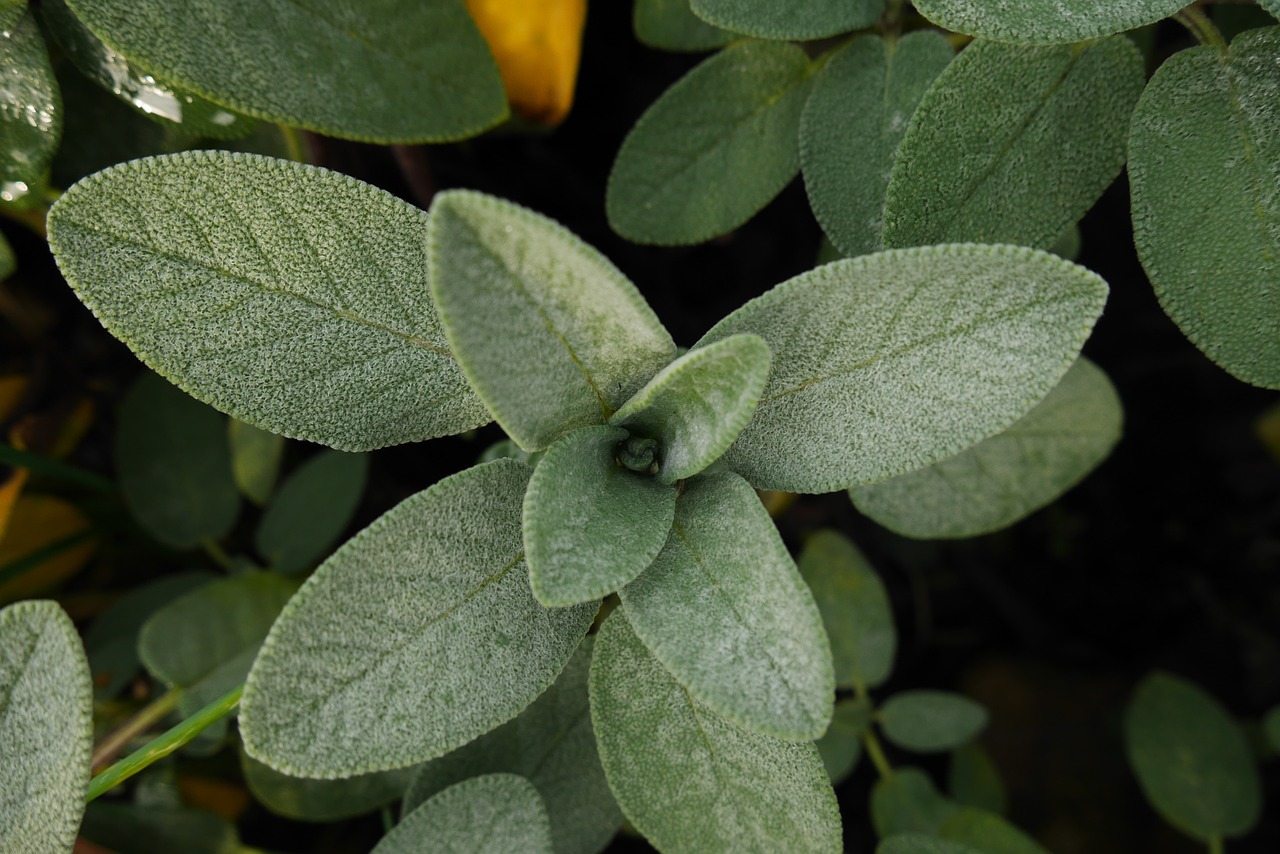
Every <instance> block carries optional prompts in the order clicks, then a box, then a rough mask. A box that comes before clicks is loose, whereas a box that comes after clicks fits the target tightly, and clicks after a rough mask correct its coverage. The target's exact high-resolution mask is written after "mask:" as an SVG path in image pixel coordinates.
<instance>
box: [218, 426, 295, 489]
mask: <svg viewBox="0 0 1280 854" xmlns="http://www.w3.org/2000/svg"><path fill="white" fill-rule="evenodd" d="M227 441H228V442H229V443H230V444H231V475H232V477H233V478H235V482H236V487H237V488H238V489H239V490H240V494H241V495H243V496H244V497H245V498H248V499H249V500H250V501H252V502H253V503H254V504H258V505H262V504H266V503H267V499H268V498H270V497H271V490H272V489H274V488H275V485H276V477H277V476H278V475H279V474H280V458H281V457H282V456H284V441H285V440H284V437H283V436H278V435H276V434H275V433H268V432H267V431H266V430H259V429H258V428H257V427H254V426H253V425H252V424H246V423H244V422H243V421H237V420H236V419H234V418H230V419H228V420H227Z"/></svg>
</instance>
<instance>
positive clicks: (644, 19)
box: [632, 0, 738, 52]
mask: <svg viewBox="0 0 1280 854" xmlns="http://www.w3.org/2000/svg"><path fill="white" fill-rule="evenodd" d="M632 26H633V27H634V28H635V31H636V38H637V39H639V40H640V41H641V42H643V43H644V44H647V45H648V46H649V47H656V48H658V49H660V50H679V51H690V52H697V51H704V50H715V49H716V48H720V47H724V46H725V45H727V44H728V43H729V42H731V41H733V40H734V39H736V38H738V35H737V33H732V32H729V31H728V30H722V29H721V28H719V27H716V26H712V25H711V24H708V23H707V22H706V21H704V20H702V19H701V18H699V17H698V16H697V15H695V14H693V12H692V11H691V10H690V9H689V0H636V5H635V8H634V10H633V14H632Z"/></svg>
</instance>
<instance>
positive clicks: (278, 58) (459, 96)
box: [68, 0, 506, 142]
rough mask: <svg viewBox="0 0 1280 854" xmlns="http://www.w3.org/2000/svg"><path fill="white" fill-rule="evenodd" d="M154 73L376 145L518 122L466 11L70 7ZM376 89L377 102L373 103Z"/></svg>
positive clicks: (278, 2) (284, 119) (192, 4)
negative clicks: (511, 114)
mask: <svg viewBox="0 0 1280 854" xmlns="http://www.w3.org/2000/svg"><path fill="white" fill-rule="evenodd" d="M68 3H69V5H70V6H71V8H72V10H73V11H74V12H75V13H76V15H78V16H79V17H80V19H81V20H83V21H84V22H85V23H86V24H88V25H89V28H90V29H91V30H93V31H94V33H95V34H96V35H97V36H98V37H99V38H101V39H102V40H103V41H104V42H106V44H107V45H108V46H110V47H111V48H113V49H115V50H117V51H119V52H120V53H122V54H124V56H126V57H127V58H128V59H129V60H131V61H132V62H134V63H136V64H137V65H138V66H140V67H141V68H142V69H144V70H145V71H147V72H149V73H151V74H154V75H156V76H157V77H159V78H161V79H162V80H166V81H171V82H172V83H174V84H177V85H178V86H181V87H182V88H184V89H190V90H191V91H193V92H196V93H198V94H200V95H203V96H205V97H206V98H208V99H209V100H211V101H214V102H216V103H219V104H225V105H226V106H229V107H231V108H232V109H235V110H238V111H240V112H243V113H246V114H248V115H251V116H258V117H259V118H264V119H267V120H269V121H273V122H280V123H282V124H286V125H295V126H298V127H304V128H307V129H309V130H314V131H318V132H320V133H324V134H328V135H330V136H340V137H345V138H347V139H360V140H366V141H369V142H441V141H444V140H448V139H461V138H463V137H467V136H472V135H474V134H476V133H479V132H480V131H482V130H484V129H485V128H487V127H489V126H490V125H493V124H495V123H497V122H498V121H500V120H501V119H502V118H504V117H505V116H506V97H505V95H504V89H503V87H502V78H501V77H500V76H499V75H498V69H497V66H496V65H494V62H493V57H492V56H491V55H490V54H489V50H488V47H487V46H486V45H485V43H484V40H483V39H482V38H481V36H480V33H479V31H478V30H477V29H476V27H475V24H474V23H473V22H472V20H471V18H470V17H469V16H468V15H467V12H466V9H465V7H464V6H463V4H462V3H458V2H446V3H440V2H432V3H410V4H407V5H406V4H405V3H403V2H400V0H364V2H361V3H360V4H358V5H352V4H351V3H349V2H345V0H308V2H306V3H298V2H294V0H188V2H185V3H183V5H182V9H181V13H180V14H179V12H178V10H176V9H175V8H174V7H173V6H172V5H171V4H169V3H166V2H163V0H68ZM371 92H376V93H377V97H370V93H371Z"/></svg>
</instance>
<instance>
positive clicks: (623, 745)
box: [590, 607, 842, 854]
mask: <svg viewBox="0 0 1280 854" xmlns="http://www.w3.org/2000/svg"><path fill="white" fill-rule="evenodd" d="M625 610H626V609H625V607H624V608H623V609H620V610H618V611H615V612H614V614H613V615H612V616H611V617H610V618H609V619H608V620H607V621H606V622H605V624H604V625H603V626H602V627H601V629H600V634H599V637H598V639H597V641H596V653H595V658H594V660H593V661H592V663H591V683H590V688H591V719H592V721H593V722H594V724H595V730H596V741H597V742H598V744H599V747H600V762H601V764H602V765H603V766H604V773H605V776H606V777H607V778H608V780H609V786H610V788H612V789H613V794H614V796H615V797H616V798H617V799H618V805H619V806H621V807H622V811H623V813H625V814H626V816H627V818H629V819H630V820H631V823H632V824H634V825H635V826H636V828H637V829H638V830H639V831H640V832H641V833H643V834H644V835H645V837H646V838H648V839H649V840H650V841H651V842H652V843H653V844H654V846H655V847H657V848H658V849H659V850H662V851H698V852H703V851H706V852H715V851H723V852H736V851H805V852H815V854H817V852H824V851H825V852H836V851H840V850H842V848H841V838H840V835H841V834H840V814H839V812H838V810H837V807H836V799H835V794H834V793H833V792H832V791H831V784H830V783H829V782H828V781H827V774H826V771H825V770H823V766H822V760H821V759H820V758H819V757H818V752H817V750H816V749H815V748H814V746H813V745H812V744H799V743H796V742H791V741H780V740H778V739H775V738H770V737H769V736H766V735H760V734H759V733H754V732H750V731H748V730H744V729H740V728H738V727H737V726H734V725H733V724H731V723H729V722H728V721H726V720H724V719H723V718H721V717H720V716H718V715H716V714H715V713H714V712H712V711H711V710H710V709H707V708H705V707H703V706H701V705H699V704H698V703H697V702H696V701H695V700H694V699H693V698H692V697H690V696H689V693H688V692H687V691H686V690H685V689H684V688H683V687H682V686H681V685H680V683H678V682H676V681H675V680H674V679H673V678H672V677H671V674H669V673H668V672H667V671H666V670H665V669H664V668H663V666H662V664H661V663H660V662H659V661H658V660H657V659H656V658H654V657H653V655H652V654H651V653H650V652H649V650H648V649H646V648H645V645H644V643H643V642H642V641H641V640H640V638H639V637H637V636H636V634H635V632H634V631H632V629H631V626H630V624H629V623H628V622H627V620H626V615H625Z"/></svg>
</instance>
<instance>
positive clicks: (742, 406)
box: [609, 335, 769, 484]
mask: <svg viewBox="0 0 1280 854" xmlns="http://www.w3.org/2000/svg"><path fill="white" fill-rule="evenodd" d="M768 378H769V346H768V345H767V344H765V343H764V341H763V340H762V339H760V338H759V337H757V336H755V335H735V336H733V337H731V338H726V339H724V340H723V341H717V342H716V343H714V344H711V345H709V346H707V347H702V348H699V349H697V350H692V351H690V352H688V353H686V354H685V355H683V356H681V357H680V358H679V359H677V360H676V361H674V362H672V363H671V364H670V365H668V366H667V367H665V368H663V369H662V371H661V372H660V373H659V374H658V375H657V376H656V377H654V378H653V379H651V380H650V381H649V384H648V385H646V386H645V387H644V388H642V389H640V391H638V392H636V395H635V397H633V398H631V399H630V400H629V401H627V402H626V403H625V404H623V406H622V408H621V409H619V410H618V411H617V412H616V413H614V415H613V418H611V419H610V421H609V423H611V424H616V425H618V426H619V427H624V428H626V430H627V431H628V432H629V433H631V435H633V436H643V437H647V438H650V439H654V440H656V441H657V443H658V452H659V456H660V460H659V468H658V472H657V474H655V475H654V478H655V479H656V480H657V481H658V482H659V483H666V484H673V483H675V482H676V481H679V480H684V479H685V478H687V477H692V476H693V475H695V474H697V473H698V472H700V471H702V470H703V469H705V468H706V467H707V466H709V465H711V464H712V463H713V462H715V461H716V460H717V459H719V457H720V455H721V454H723V453H724V452H725V450H726V449H727V448H728V447H729V446H730V445H731V444H733V440H734V439H736V438H737V437H738V434H739V433H740V432H742V428H743V427H744V426H746V423H747V422H748V421H750V420H751V415H752V413H753V412H755V409H756V401H758V400H759V399H760V392H761V391H763V390H764V384H765V381H766V380H767V379H768Z"/></svg>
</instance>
